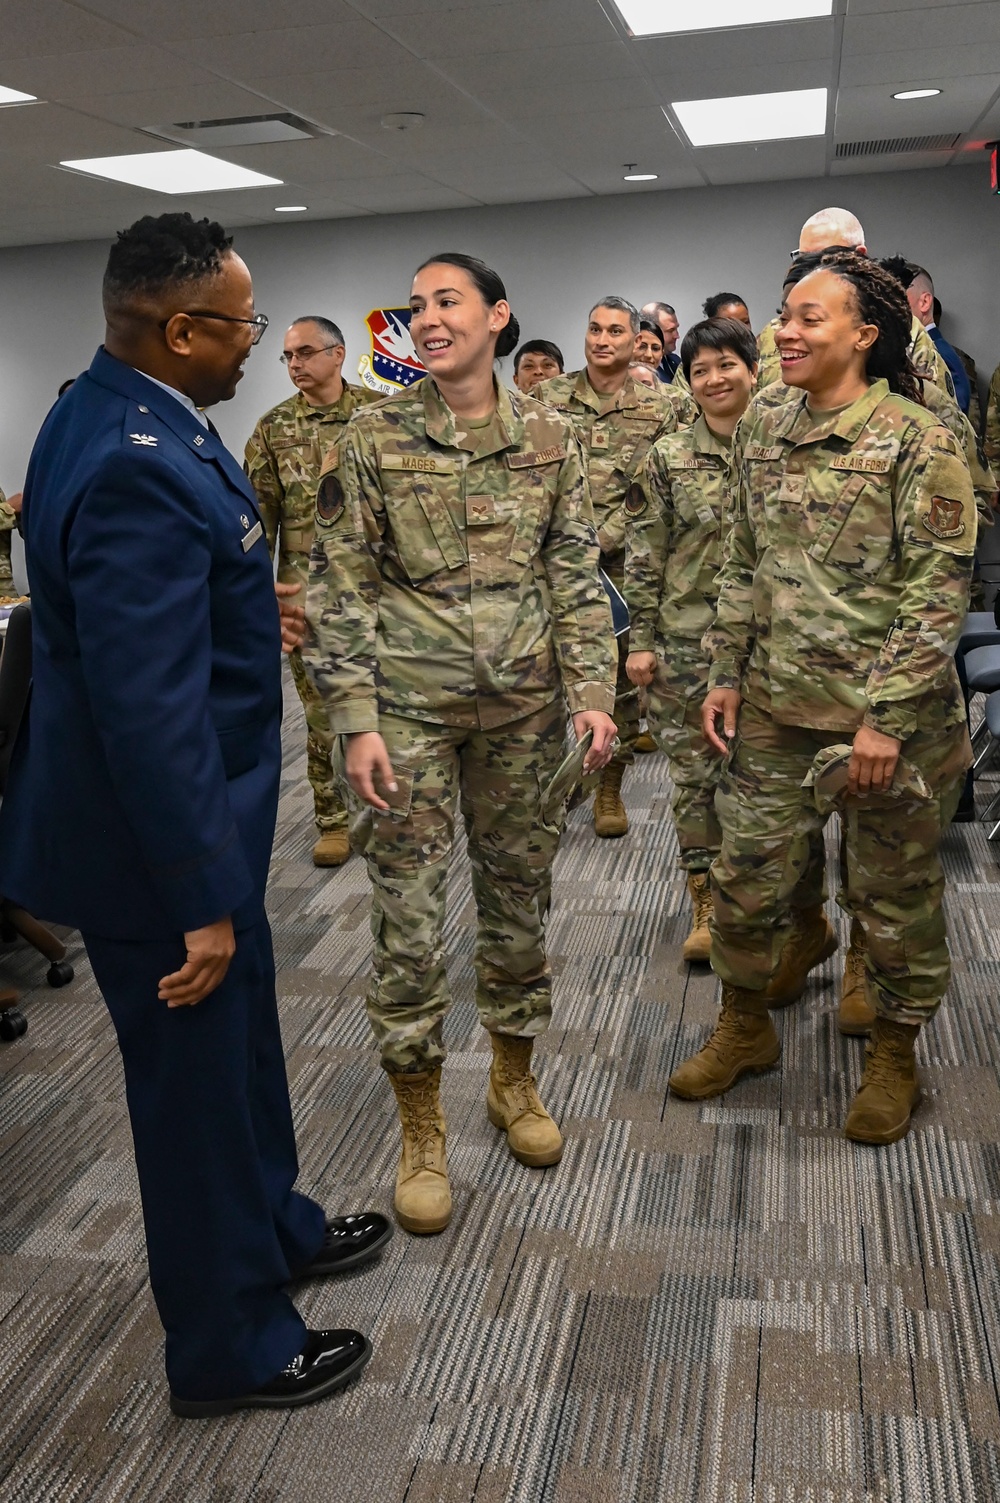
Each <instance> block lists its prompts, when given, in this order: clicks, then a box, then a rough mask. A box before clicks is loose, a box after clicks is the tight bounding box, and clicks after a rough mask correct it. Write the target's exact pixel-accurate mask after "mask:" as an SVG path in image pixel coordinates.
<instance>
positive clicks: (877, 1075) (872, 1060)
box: [861, 1036, 910, 1090]
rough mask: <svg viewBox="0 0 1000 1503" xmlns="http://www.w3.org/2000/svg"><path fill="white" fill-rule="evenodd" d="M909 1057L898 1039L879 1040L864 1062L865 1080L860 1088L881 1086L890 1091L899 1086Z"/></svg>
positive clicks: (883, 1038)
mask: <svg viewBox="0 0 1000 1503" xmlns="http://www.w3.org/2000/svg"><path fill="white" fill-rule="evenodd" d="M909 1063H910V1055H909V1052H908V1050H907V1049H906V1048H905V1047H904V1045H903V1043H902V1041H901V1040H899V1039H893V1038H885V1037H884V1036H883V1037H882V1038H880V1039H879V1041H878V1043H877V1044H876V1045H875V1046H874V1047H873V1048H872V1050H871V1052H870V1053H869V1055H868V1058H867V1059H866V1060H865V1078H864V1080H863V1081H862V1082H861V1084H862V1086H882V1087H883V1088H884V1089H885V1090H891V1089H892V1088H893V1087H895V1086H898V1085H899V1079H900V1076H901V1075H905V1074H906V1073H907V1066H908V1064H909Z"/></svg>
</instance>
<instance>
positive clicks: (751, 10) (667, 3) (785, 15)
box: [615, 0, 833, 37]
mask: <svg viewBox="0 0 1000 1503" xmlns="http://www.w3.org/2000/svg"><path fill="white" fill-rule="evenodd" d="M615 4H616V5H617V7H618V10H619V12H620V14H621V18H622V20H623V21H624V22H625V25H626V26H627V27H628V29H629V31H630V32H631V33H632V35H633V36H634V37H664V36H672V35H675V34H676V33H677V32H682V31H722V30H724V29H726V28H731V27H737V26H767V25H769V24H773V23H774V22H780V21H805V20H809V19H811V18H812V17H813V16H831V15H832V14H833V0H700V4H698V5H692V4H691V0H615Z"/></svg>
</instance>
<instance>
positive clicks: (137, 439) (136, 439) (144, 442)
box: [129, 433, 160, 449]
mask: <svg viewBox="0 0 1000 1503" xmlns="http://www.w3.org/2000/svg"><path fill="white" fill-rule="evenodd" d="M129 438H130V439H131V440H132V442H133V443H134V444H138V445H139V446H140V447H141V448H143V449H155V448H156V446H157V444H158V443H159V442H160V440H159V439H158V438H154V437H153V435H152V434H151V433H130V434H129Z"/></svg>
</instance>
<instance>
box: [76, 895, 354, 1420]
mask: <svg viewBox="0 0 1000 1503" xmlns="http://www.w3.org/2000/svg"><path fill="white" fill-rule="evenodd" d="M83 939H84V943H85V945H86V947H87V954H88V955H89V957H90V962H91V965H92V966H93V969H94V975H95V976H96V978H97V984H98V986H99V987H100V989H101V991H102V993H103V994H104V999H105V1001H106V1003H107V1005H108V1010H109V1011H110V1013H111V1018H112V1021H113V1022H114V1025H115V1030H116V1032H117V1034H118V1043H119V1046H120V1048H121V1054H122V1060H123V1063H124V1066H125V1088H126V1094H127V1098H128V1109H129V1116H130V1118H131V1122H132V1136H133V1139H134V1142H135V1159H136V1166H137V1168H138V1172H139V1188H140V1191H141V1194H142V1206H143V1218H144V1221H145V1227H146V1244H147V1250H148V1256H149V1272H150V1282H151V1284H152V1290H153V1297H154V1299H155V1300H156V1307H157V1310H158V1311H159V1314H160V1319H161V1320H162V1322H163V1326H164V1329H165V1331H166V1337H167V1340H166V1368H167V1378H168V1381H169V1383H170V1387H171V1389H172V1391H173V1392H174V1393H176V1394H178V1395H179V1396H180V1397H182V1398H186V1399H210V1398H229V1397H232V1396H234V1395H236V1394H239V1393H245V1392H247V1391H248V1390H251V1389H254V1388H257V1387H259V1386H260V1385H261V1384H262V1383H265V1382H267V1381H268V1380H269V1379H271V1378H273V1377H275V1376H276V1375H277V1373H278V1372H280V1370H281V1369H282V1368H283V1367H284V1366H285V1364H286V1363H288V1362H289V1361H290V1360H291V1359H292V1357H294V1356H295V1355H296V1354H297V1353H298V1352H300V1351H301V1350H302V1347H303V1346H304V1344H305V1325H304V1323H303V1321H302V1318H301V1316H300V1315H299V1313H298V1311H297V1310H296V1309H295V1306H294V1305H293V1304H292V1301H291V1300H290V1299H289V1297H288V1295H287V1294H286V1293H285V1292H284V1290H283V1288H282V1286H283V1285H284V1284H285V1282H286V1281H287V1280H288V1279H289V1277H290V1276H291V1275H293V1274H294V1273H295V1272H296V1271H297V1270H298V1269H300V1268H302V1267H304V1266H305V1264H306V1263H308V1262H309V1260H310V1259H311V1258H312V1257H313V1256H315V1254H316V1253H317V1252H318V1251H319V1248H320V1246H321V1245H322V1241H323V1234H324V1228H325V1221H324V1214H323V1211H322V1209H321V1208H320V1206H318V1205H317V1204H316V1202H315V1201H312V1200H309V1199H308V1198H307V1197H306V1196H304V1195H299V1194H297V1193H296V1192H295V1191H294V1190H293V1189H292V1186H293V1184H294V1182H295V1179H296V1176H297V1174H298V1160H297V1157H296V1151H295V1136H294V1132H293V1128H292V1113H291V1106H290V1104H289V1100H288V1082H287V1077H286V1075H285V1061H284V1055H283V1053H282V1047H281V1034H280V1031H279V1027H278V1008H277V1000H276V997H275V989H274V955H273V951H272V948H271V931H270V928H269V926H268V922H267V919H266V918H263V919H261V920H260V922H259V923H257V924H256V925H255V926H254V927H252V928H249V929H246V930H244V931H242V932H241V933H238V934H237V936H236V953H235V955H234V956H233V960H232V963H231V965H230V967H229V970H228V972H227V974H226V977H225V979H224V981H223V982H222V985H221V986H220V987H218V989H217V990H216V991H214V992H212V993H210V995H209V996H208V997H206V998H205V1000H204V1001H203V1002H200V1003H198V1004H197V1006H194V1007H178V1008H168V1007H167V1004H166V1003H165V1002H161V1001H160V1000H159V999H158V997H157V988H158V983H159V980H160V978H161V976H166V975H168V974H170V973H171V972H173V971H176V970H178V969H179V968H180V966H181V965H182V964H183V961H184V946H183V941H182V940H181V939H180V937H178V938H177V939H176V940H164V941H149V942H135V943H133V942H129V941H122V940H111V939H104V938H100V937H98V936H96V935H93V934H84V936H83Z"/></svg>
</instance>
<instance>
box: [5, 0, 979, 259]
mask: <svg viewBox="0 0 1000 1503" xmlns="http://www.w3.org/2000/svg"><path fill="white" fill-rule="evenodd" d="M691 3H692V4H697V3H698V0H691ZM834 11H835V14H834V15H833V16H832V17H827V18H824V19H821V20H810V21H798V22H792V23H789V24H785V25H778V26H762V27H751V28H746V29H743V30H735V31H728V32H702V33H693V34H687V35H684V36H679V37H667V38H662V37H661V38H650V39H646V40H638V41H637V40H632V39H630V38H629V37H628V34H627V32H626V30H625V28H624V27H623V25H622V23H621V21H620V19H619V17H618V15H617V12H616V11H615V9H614V5H613V3H612V0H3V3H2V6H0V17H2V22H3V45H2V51H0V84H3V85H5V86H7V87H8V88H13V89H20V90H23V91H25V92H27V93H30V94H36V95H37V96H38V97H39V99H40V100H42V101H44V102H43V103H39V104H34V105H26V106H20V107H18V106H14V107H9V108H5V109H0V202H2V203H3V206H4V212H3V215H2V216H0V245H24V244H33V243H38V242H43V241H60V240H81V239H94V238H104V237H106V236H108V235H110V234H112V233H113V231H114V230H116V229H118V228H120V227H122V226H124V225H125V224H128V223H129V222H131V220H133V219H135V218H136V217H138V216H139V215H140V214H144V213H162V212H163V211H165V210H168V209H190V210H191V211H192V212H194V213H197V214H199V215H203V214H209V215H210V216H212V217H215V218H218V219H221V220H223V221H224V222H225V223H226V224H227V225H228V226H230V227H236V226H240V225H247V224H262V223H275V222H278V221H279V220H280V219H282V218H284V216H278V215H276V214H275V205H276V204H279V203H303V204H307V205H308V206H309V207H308V213H307V214H299V215H296V216H294V217H293V216H289V219H294V220H302V219H304V218H309V219H335V218H340V217H344V216H352V215H362V214H389V213H398V212H405V211H409V210H418V209H446V208H447V209H451V208H462V207H465V206H472V205H476V204H502V203H518V202H527V201H532V200H545V199H559V198H580V197H587V196H589V195H594V194H610V193H621V192H624V191H633V192H637V193H642V192H649V191H658V190H661V189H663V188H676V187H698V186H701V185H708V184H717V183H736V182H766V181H774V180H776V179H779V178H794V177H812V176H821V175H831V176H836V175H840V174H844V173H850V172H871V171H873V170H876V171H877V170H886V171H890V170H891V171H895V170H898V169H901V168H909V167H927V166H938V165H944V164H946V163H953V162H962V161H966V162H967V161H969V159H970V154H974V153H976V152H981V148H982V143H983V142H984V141H987V140H991V139H993V138H994V137H996V136H1000V4H998V3H996V0H972V3H967V0H835V4H834ZM822 85H825V86H827V87H828V88H829V89H830V99H831V106H830V114H829V120H828V128H827V133H826V136H825V138H822V139H820V138H817V139H815V140H806V141H790V142H782V141H774V142H767V143H763V144H761V145H759V146H737V147H710V148H703V149H700V150H693V149H692V148H691V147H689V146H688V145H687V144H686V142H685V141H684V138H683V135H682V133H681V132H680V131H679V129H678V127H677V125H676V122H675V121H673V119H672V117H671V114H670V108H669V107H670V102H671V100H683V99H692V98H694V99H698V98H708V97H717V96H726V95H734V94H753V93H762V92H770V91H774V90H780V89H796V88H815V87H819V86H822ZM921 85H935V86H936V87H938V88H940V89H941V90H942V93H941V94H940V96H938V97H937V98H934V99H924V100H919V101H914V102H911V103H901V102H898V101H895V100H893V99H892V98H891V94H892V92H893V90H898V89H902V88H906V87H919V86H921ZM277 111H288V112H292V113H294V114H296V115H299V116H301V117H302V118H304V119H306V120H307V121H309V122H311V123H312V124H313V125H314V126H317V127H320V128H322V129H323V130H324V131H327V132H331V134H324V135H321V136H320V138H319V139H315V140H307V141H296V142H286V143H277V144H271V145H262V146H252V147H241V148H239V149H236V148H228V149H225V150H218V151H216V152H215V153H214V154H215V155H219V156H223V157H225V158H227V159H228V160H231V161H234V162H238V163H240V164H242V165H243V166H246V167H252V168H255V169H257V170H258V171H260V172H264V173H267V174H268V175H270V176H272V177H279V178H283V179H284V186H283V187H281V188H256V189H252V190H241V191H236V192H229V193H205V194H195V195H192V196H191V197H190V198H180V197H173V196H170V197H168V196H166V195H163V194H156V193H150V192H147V191H145V190H143V189H138V188H130V187H126V186H123V185H118V184H114V183H105V182H99V181H95V180H92V179H88V178H84V177H80V176H74V175H72V174H70V173H67V172H63V171H60V170H59V169H58V168H57V167H56V166H55V164H56V163H58V162H59V161H60V159H72V158H81V157H96V156H111V155H117V154H122V153H126V152H131V151H143V150H150V151H156V150H162V149H163V144H164V143H163V142H162V141H159V140H155V139H152V138H150V137H149V136H145V135H142V134H140V133H139V132H141V131H142V130H143V129H149V128H156V127H165V126H168V125H171V124H173V123H176V122H180V121H190V120H206V119H219V118H221V117H227V116H240V115H259V114H267V113H272V112H277ZM396 111H417V112H419V113H421V114H423V115H424V116H425V123H424V125H423V127H422V128H421V129H419V130H415V131H410V132H406V133H396V132H390V131H387V130H385V129H383V128H382V127H381V125H380V120H381V117H382V116H383V115H385V114H388V113H390V112H396ZM944 132H954V133H957V134H958V135H959V137H960V139H959V142H958V145H957V148H956V149H955V150H953V151H947V152H942V151H936V152H909V153H904V154H896V155H884V154H883V155H877V156H862V157H856V158H852V159H851V160H846V161H838V160H836V159H835V148H836V146H837V145H838V144H839V143H844V142H856V141H862V140H867V139H872V138H875V139H882V138H888V139H893V140H895V139H897V138H900V137H909V136H922V135H930V134H934V135H936V134H939V133H944ZM627 162H634V163H637V164H638V165H639V167H640V168H641V169H643V170H646V171H650V172H656V173H658V175H659V176H658V181H657V182H655V183H650V184H647V185H639V184H637V185H635V186H634V187H633V188H632V189H631V190H629V188H628V186H627V185H626V184H625V183H623V181H622V174H623V170H624V164H625V163H627Z"/></svg>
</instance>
